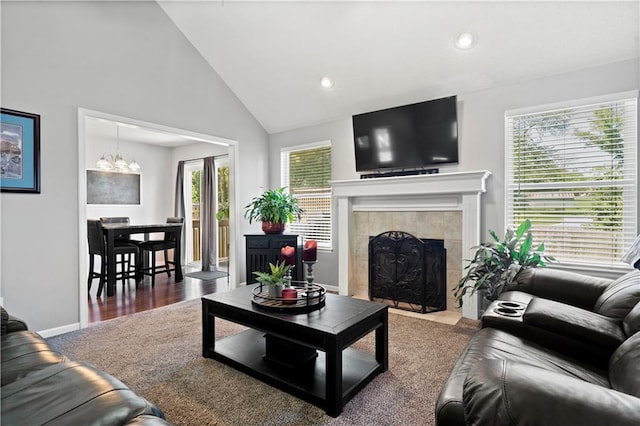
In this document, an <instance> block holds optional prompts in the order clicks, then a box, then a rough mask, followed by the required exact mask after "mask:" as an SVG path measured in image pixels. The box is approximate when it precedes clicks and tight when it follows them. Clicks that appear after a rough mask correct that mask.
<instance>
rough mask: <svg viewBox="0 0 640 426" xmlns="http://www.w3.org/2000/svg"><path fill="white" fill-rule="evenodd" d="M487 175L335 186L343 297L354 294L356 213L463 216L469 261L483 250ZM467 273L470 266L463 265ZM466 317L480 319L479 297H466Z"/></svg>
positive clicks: (338, 183) (359, 181)
mask: <svg viewBox="0 0 640 426" xmlns="http://www.w3.org/2000/svg"><path fill="white" fill-rule="evenodd" d="M489 176H491V172H489V171H487V170H480V171H472V172H456V173H442V174H432V175H415V176H398V177H383V178H373V179H354V180H341V181H332V182H331V190H332V196H333V197H334V198H335V199H336V201H337V213H338V217H337V223H338V232H337V235H339V236H343V235H348V236H349V238H338V282H339V291H340V294H343V295H348V294H349V276H350V269H349V242H350V240H351V237H352V233H353V229H352V228H353V226H352V221H353V220H352V213H353V212H354V211H451V210H460V211H462V253H463V258H465V259H466V258H468V256H467V254H468V253H470V252H471V248H472V247H473V246H476V245H478V244H480V219H481V217H480V215H481V208H480V206H481V205H480V196H481V195H482V193H483V192H486V191H487V189H486V185H485V183H486V180H487V179H488V178H489ZM463 267H464V265H463ZM465 297H466V299H465V300H464V304H463V311H462V315H463V316H464V317H467V318H473V319H476V318H477V317H478V312H477V302H476V298H475V295H474V296H472V297H469V296H465Z"/></svg>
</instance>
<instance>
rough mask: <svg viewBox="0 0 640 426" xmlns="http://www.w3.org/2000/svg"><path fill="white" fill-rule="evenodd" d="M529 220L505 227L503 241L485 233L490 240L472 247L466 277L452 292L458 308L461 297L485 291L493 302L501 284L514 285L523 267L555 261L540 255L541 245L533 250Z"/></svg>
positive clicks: (501, 286)
mask: <svg viewBox="0 0 640 426" xmlns="http://www.w3.org/2000/svg"><path fill="white" fill-rule="evenodd" d="M529 229H531V221H530V220H529V219H526V220H525V221H524V222H522V223H521V224H520V226H518V229H516V230H515V231H513V230H512V229H510V228H507V231H506V232H505V235H504V239H503V240H502V241H500V238H499V237H498V235H497V234H496V233H495V232H494V231H492V230H489V234H490V235H491V237H492V238H493V241H491V242H488V243H482V244H480V245H479V246H476V247H473V248H474V249H475V250H476V251H475V254H474V256H473V259H472V260H471V261H470V263H469V265H467V266H466V267H465V270H466V274H465V276H464V277H462V278H461V279H460V281H458V284H457V285H456V286H455V288H454V289H453V295H454V296H455V298H456V302H457V303H458V307H460V306H462V296H464V295H465V294H467V292H469V291H470V292H471V293H470V294H474V293H475V292H476V291H478V290H486V295H485V297H486V298H487V299H489V300H496V299H497V298H498V296H499V295H500V293H502V291H503V289H504V287H505V285H507V284H511V283H513V282H514V280H515V278H516V277H517V275H518V273H520V271H521V270H523V269H526V268H534V267H538V266H542V267H544V266H546V265H547V263H548V262H553V261H555V259H554V258H553V257H551V256H547V255H545V254H544V250H545V248H544V243H542V244H540V245H538V246H537V247H533V235H532V234H531V232H530V231H529Z"/></svg>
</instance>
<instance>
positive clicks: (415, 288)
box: [369, 231, 447, 313]
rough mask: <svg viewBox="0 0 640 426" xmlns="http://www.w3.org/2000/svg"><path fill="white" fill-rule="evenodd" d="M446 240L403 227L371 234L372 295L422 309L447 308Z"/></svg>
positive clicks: (397, 306)
mask: <svg viewBox="0 0 640 426" xmlns="http://www.w3.org/2000/svg"><path fill="white" fill-rule="evenodd" d="M446 257H447V256H446V249H445V247H444V241H443V240H434V239H426V238H422V239H421V238H417V237H415V236H413V235H411V234H409V233H406V232H403V231H387V232H383V233H382V234H379V235H376V236H373V237H369V299H370V300H378V301H382V302H385V303H388V304H390V305H391V306H393V307H395V308H399V309H405V310H410V311H414V312H420V313H428V312H436V311H443V310H445V309H446V294H445V292H446V277H447V270H446V268H447V267H446Z"/></svg>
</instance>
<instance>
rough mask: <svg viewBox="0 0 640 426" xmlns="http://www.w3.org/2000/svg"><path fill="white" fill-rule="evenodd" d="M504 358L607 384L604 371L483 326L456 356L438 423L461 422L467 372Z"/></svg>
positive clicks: (438, 408) (442, 394) (440, 401)
mask: <svg viewBox="0 0 640 426" xmlns="http://www.w3.org/2000/svg"><path fill="white" fill-rule="evenodd" d="M491 359H495V360H508V361H514V362H520V363H524V364H530V365H535V366H539V367H541V368H544V369H546V370H548V371H552V372H556V373H558V374H561V375H564V376H567V377H573V378H576V379H579V380H580V381H583V382H588V383H593V384H595V385H599V386H604V387H606V388H608V387H609V378H608V377H607V372H606V371H604V370H602V369H599V368H597V367H595V366H592V365H588V364H586V363H580V362H577V361H575V360H574V359H572V358H571V357H568V356H565V355H562V354H560V353H558V352H554V351H552V350H549V349H546V348H544V347H542V346H540V345H537V344H535V343H533V342H531V341H528V340H526V339H522V338H520V337H518V336H515V335H512V334H510V333H507V332H505V331H502V330H497V329H493V328H483V329H482V330H480V331H478V332H477V333H476V334H475V335H474V336H473V337H472V338H471V340H470V341H469V343H468V344H467V346H466V347H465V349H464V351H463V352H462V354H461V355H460V357H459V358H458V360H457V362H456V364H455V366H454V367H453V371H452V372H451V374H450V375H449V379H448V380H447V382H446V383H445V385H444V387H443V388H442V390H441V392H440V396H439V398H438V400H437V402H436V418H437V423H438V425H439V426H444V425H461V424H465V423H464V406H463V401H462V388H463V383H464V380H465V379H466V377H467V375H468V374H469V372H470V371H471V370H472V369H473V368H474V366H476V365H477V364H478V363H480V362H482V361H484V360H491Z"/></svg>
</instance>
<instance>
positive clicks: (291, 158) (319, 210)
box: [280, 142, 331, 249]
mask: <svg viewBox="0 0 640 426" xmlns="http://www.w3.org/2000/svg"><path fill="white" fill-rule="evenodd" d="M280 158H281V170H282V176H281V178H282V179H281V180H282V186H286V187H287V188H288V191H289V192H290V193H291V194H293V195H295V196H296V198H297V199H298V204H299V205H300V207H302V208H303V209H304V214H303V215H302V219H301V220H300V221H296V222H293V223H291V224H290V225H289V231H290V232H292V233H297V234H299V235H301V236H302V237H303V238H304V239H305V240H309V239H311V240H316V241H317V242H318V247H320V248H324V249H331V186H330V185H329V181H330V180H331V144H330V142H322V143H317V144H312V145H305V146H301V147H294V148H287V149H283V150H282V152H281V157H280Z"/></svg>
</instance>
